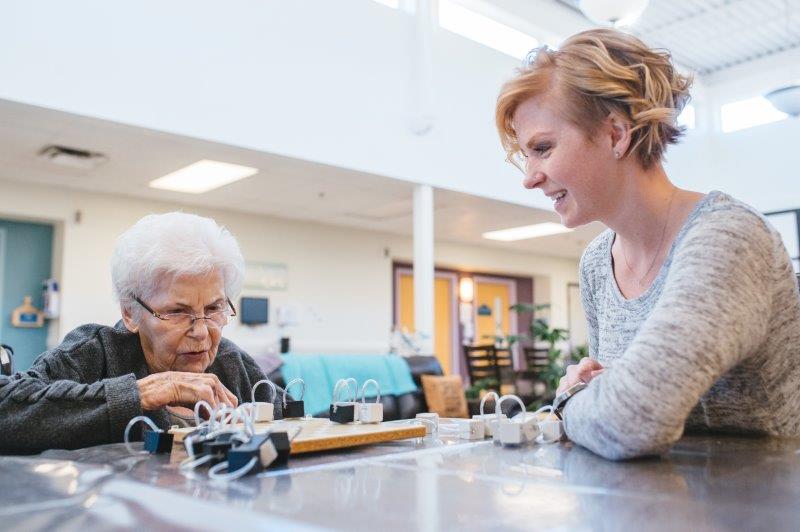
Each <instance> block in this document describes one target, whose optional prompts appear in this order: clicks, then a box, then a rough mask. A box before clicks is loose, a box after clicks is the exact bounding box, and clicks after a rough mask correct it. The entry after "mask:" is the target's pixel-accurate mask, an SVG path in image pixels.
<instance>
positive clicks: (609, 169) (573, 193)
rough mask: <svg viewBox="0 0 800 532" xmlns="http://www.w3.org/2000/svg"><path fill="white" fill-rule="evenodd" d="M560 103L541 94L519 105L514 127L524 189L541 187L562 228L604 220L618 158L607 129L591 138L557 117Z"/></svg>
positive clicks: (613, 192)
mask: <svg viewBox="0 0 800 532" xmlns="http://www.w3.org/2000/svg"><path fill="white" fill-rule="evenodd" d="M560 105H565V104H562V102H560V101H559V97H558V96H556V95H554V94H552V93H547V94H542V95H539V96H535V97H533V98H530V99H528V100H525V101H524V102H522V103H521V104H520V105H519V107H518V108H517V110H516V112H515V113H514V118H513V120H512V124H513V127H514V131H515V132H516V136H517V140H518V142H519V145H520V149H521V151H522V155H523V156H524V168H525V179H524V180H523V186H524V187H525V188H540V189H542V192H544V194H545V195H546V196H547V197H549V198H550V199H552V200H553V201H554V208H555V211H556V212H557V213H558V214H559V216H560V217H561V223H562V224H563V225H564V226H566V227H570V228H572V227H577V226H579V225H583V224H586V223H589V222H592V221H594V220H598V219H600V218H601V216H602V215H603V212H604V210H605V209H607V208H608V206H609V205H611V204H613V202H611V201H610V200H612V199H613V197H614V194H615V192H616V188H617V187H618V186H619V182H618V180H615V179H614V178H613V177H614V172H615V165H616V158H615V156H614V151H613V149H612V144H613V141H612V135H611V129H612V128H611V126H610V125H608V124H603V125H601V127H600V129H599V131H598V132H597V134H596V135H595V138H594V139H590V138H589V137H588V136H587V134H586V133H585V132H584V131H582V130H581V129H579V128H578V127H577V126H575V125H574V124H573V123H571V122H569V121H568V120H567V119H566V118H564V117H563V116H562V114H561V113H560V112H559V110H560V109H561V107H560Z"/></svg>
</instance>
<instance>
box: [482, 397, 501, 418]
mask: <svg viewBox="0 0 800 532" xmlns="http://www.w3.org/2000/svg"><path fill="white" fill-rule="evenodd" d="M490 395H493V396H494V401H495V403H497V400H498V399H500V396H498V395H497V393H495V392H486V393H485V394H483V398H482V399H481V410H480V412H481V419H483V416H485V415H486V414H484V413H483V405H485V404H486V400H487V399H488V398H489V396H490Z"/></svg>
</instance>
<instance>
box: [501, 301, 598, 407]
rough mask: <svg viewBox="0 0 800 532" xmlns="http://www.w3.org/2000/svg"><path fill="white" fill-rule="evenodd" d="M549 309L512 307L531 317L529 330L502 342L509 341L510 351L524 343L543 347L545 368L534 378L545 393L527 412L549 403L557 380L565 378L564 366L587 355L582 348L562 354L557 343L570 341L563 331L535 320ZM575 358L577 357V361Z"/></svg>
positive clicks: (517, 305) (512, 309)
mask: <svg viewBox="0 0 800 532" xmlns="http://www.w3.org/2000/svg"><path fill="white" fill-rule="evenodd" d="M548 308H550V305H549V304H540V305H532V304H530V303H517V304H516V305H512V306H511V307H510V310H511V311H512V312H516V313H518V314H530V316H531V321H530V324H529V325H528V330H527V331H526V332H525V333H524V334H512V335H509V336H507V337H505V338H502V340H505V341H506V342H508V346H509V348H512V347H513V346H514V345H515V344H517V343H520V344H522V343H523V342H525V343H528V344H529V345H531V346H546V348H547V365H546V366H543V367H542V368H541V369H539V370H538V371H537V373H536V376H535V377H536V379H537V380H539V381H540V382H542V383H543V384H544V387H545V391H544V394H542V397H541V399H540V400H538V401H536V402H534V403H532V404H531V405H530V406H529V409H532V408H538V407H539V406H540V405H542V404H546V403H549V402H550V401H551V400H552V399H553V397H554V395H555V391H556V388H558V381H559V380H560V379H561V377H562V376H563V375H564V370H565V368H566V366H567V365H568V364H570V363H572V362H573V361H575V360H579V359H580V358H581V357H582V356H586V355H585V353H586V352H587V350H586V347H585V346H580V347H578V348H576V349H575V350H574V351H573V352H572V353H568V354H566V355H565V354H564V353H563V352H562V350H561V348H560V347H557V344H559V343H560V342H563V341H564V340H567V339H568V338H569V332H568V331H567V330H566V329H559V328H555V327H550V324H549V322H548V321H547V319H545V318H543V317H537V313H539V312H541V311H543V310H545V309H548ZM576 357H577V358H576Z"/></svg>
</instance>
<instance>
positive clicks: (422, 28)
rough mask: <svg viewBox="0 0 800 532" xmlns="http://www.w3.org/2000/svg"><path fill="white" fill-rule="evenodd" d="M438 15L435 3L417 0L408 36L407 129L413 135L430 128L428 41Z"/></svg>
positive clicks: (430, 57) (424, 132)
mask: <svg viewBox="0 0 800 532" xmlns="http://www.w3.org/2000/svg"><path fill="white" fill-rule="evenodd" d="M436 16H437V0H417V1H416V8H415V19H414V29H413V33H412V34H411V71H410V73H411V77H410V79H409V82H410V87H409V89H410V97H411V99H410V103H411V109H410V111H411V115H410V127H411V132H412V133H414V134H415V135H425V134H426V133H428V132H429V131H430V130H431V129H432V128H433V123H434V116H433V52H432V49H431V39H432V36H433V26H434V24H435V22H436Z"/></svg>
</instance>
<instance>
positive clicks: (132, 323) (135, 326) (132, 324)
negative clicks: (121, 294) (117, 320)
mask: <svg viewBox="0 0 800 532" xmlns="http://www.w3.org/2000/svg"><path fill="white" fill-rule="evenodd" d="M120 311H121V312H122V323H124V324H125V328H126V329H128V330H129V331H130V332H132V333H138V332H139V322H138V320H136V319H134V317H133V314H132V313H131V311H130V309H128V308H126V307H125V305H120Z"/></svg>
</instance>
